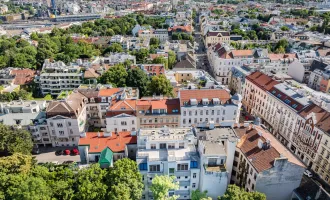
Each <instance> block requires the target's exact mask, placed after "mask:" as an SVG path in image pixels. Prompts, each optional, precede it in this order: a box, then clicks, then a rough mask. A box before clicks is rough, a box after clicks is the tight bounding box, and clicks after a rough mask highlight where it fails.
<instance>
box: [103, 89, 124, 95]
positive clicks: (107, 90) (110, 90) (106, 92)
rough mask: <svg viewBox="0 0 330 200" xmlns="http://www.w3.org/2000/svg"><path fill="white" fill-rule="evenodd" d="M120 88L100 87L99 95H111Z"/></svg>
mask: <svg viewBox="0 0 330 200" xmlns="http://www.w3.org/2000/svg"><path fill="white" fill-rule="evenodd" d="M121 90H122V89H121V88H110V89H101V90H100V91H99V97H111V96H112V95H114V94H116V93H118V92H119V91H121Z"/></svg>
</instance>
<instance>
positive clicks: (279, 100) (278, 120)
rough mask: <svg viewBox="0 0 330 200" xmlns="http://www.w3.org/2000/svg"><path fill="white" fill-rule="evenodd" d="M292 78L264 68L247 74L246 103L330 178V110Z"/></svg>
mask: <svg viewBox="0 0 330 200" xmlns="http://www.w3.org/2000/svg"><path fill="white" fill-rule="evenodd" d="M296 84H297V83H295V82H292V81H284V82H281V81H276V80H274V79H272V77H270V76H267V75H265V74H263V73H261V72H254V73H252V74H250V75H249V76H247V77H246V80H245V87H244V94H243V100H242V103H243V106H244V108H245V109H246V111H247V112H248V113H251V114H252V115H255V116H257V117H259V118H260V119H261V121H262V123H263V124H264V125H265V126H266V127H267V129H268V130H269V131H270V132H271V133H272V134H273V135H274V136H275V137H276V138H277V139H278V140H279V141H280V142H281V143H282V144H284V145H285V146H286V147H287V148H288V149H289V150H290V151H291V152H292V153H293V154H295V155H296V156H297V157H299V158H300V160H301V161H303V162H304V163H305V164H306V166H308V167H309V168H311V169H312V170H313V171H315V172H316V173H317V174H318V175H319V176H320V177H321V178H322V179H324V180H325V181H326V182H328V183H329V182H330V179H329V176H330V174H329V169H330V165H329V162H328V161H329V156H330V145H329V140H330V135H329V134H330V127H329V126H330V112H329V109H328V104H326V102H323V101H321V102H320V104H318V102H317V101H315V99H314V98H315V97H314V96H313V95H311V96H310V94H311V93H304V91H303V87H300V86H298V87H297V86H296Z"/></svg>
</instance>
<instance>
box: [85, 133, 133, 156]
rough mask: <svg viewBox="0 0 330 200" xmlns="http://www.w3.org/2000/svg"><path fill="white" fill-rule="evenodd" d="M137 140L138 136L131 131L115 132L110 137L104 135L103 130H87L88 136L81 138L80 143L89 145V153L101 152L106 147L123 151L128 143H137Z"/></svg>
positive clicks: (115, 150) (114, 150)
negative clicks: (99, 131)
mask: <svg viewBox="0 0 330 200" xmlns="http://www.w3.org/2000/svg"><path fill="white" fill-rule="evenodd" d="M98 134H99V135H100V137H98ZM136 141H137V138H136V136H132V135H131V133H130V132H119V133H118V135H117V134H116V133H114V132H113V133H112V134H111V136H110V137H104V133H103V132H101V133H97V132H87V133H86V137H81V138H80V140H79V145H80V146H89V149H88V152H89V153H99V152H101V151H102V150H104V149H105V148H106V147H109V148H110V149H111V151H113V152H123V151H125V148H126V145H127V144H136Z"/></svg>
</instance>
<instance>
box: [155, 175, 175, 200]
mask: <svg viewBox="0 0 330 200" xmlns="http://www.w3.org/2000/svg"><path fill="white" fill-rule="evenodd" d="M175 178H176V177H175V176H157V175H156V176H155V177H154V178H153V179H152V184H151V186H150V191H151V192H152V194H153V197H154V199H155V200H170V199H171V200H175V199H177V198H178V196H175V195H174V196H172V197H169V196H168V192H169V190H178V189H179V183H178V182H176V181H175Z"/></svg>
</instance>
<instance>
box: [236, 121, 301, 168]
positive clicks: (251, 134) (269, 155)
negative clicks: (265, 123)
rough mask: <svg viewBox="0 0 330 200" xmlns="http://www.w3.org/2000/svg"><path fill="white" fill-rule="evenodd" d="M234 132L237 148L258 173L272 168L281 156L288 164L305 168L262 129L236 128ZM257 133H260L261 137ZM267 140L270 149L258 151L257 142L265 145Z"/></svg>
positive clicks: (257, 127)
mask: <svg viewBox="0 0 330 200" xmlns="http://www.w3.org/2000/svg"><path fill="white" fill-rule="evenodd" d="M250 128H251V129H250ZM234 130H235V131H236V133H237V134H238V136H239V137H240V142H239V143H238V144H237V148H239V149H240V150H241V151H242V153H243V154H244V155H245V157H246V158H247V159H249V162H250V163H251V164H252V165H253V167H254V168H255V169H256V170H257V171H258V172H262V171H264V170H268V169H270V168H272V167H274V162H275V160H276V159H278V158H281V155H282V156H283V157H285V158H287V159H288V161H289V162H291V163H294V164H296V165H300V166H301V167H305V165H304V164H303V163H302V162H300V161H299V160H298V159H297V158H296V157H295V156H294V155H293V154H292V153H291V152H290V151H289V150H287V149H286V147H285V146H283V145H282V144H281V143H280V142H279V141H278V140H277V139H276V138H275V137H274V136H273V135H272V134H270V133H269V132H267V131H265V130H264V129H263V128H262V127H259V126H255V128H252V127H251V125H250V126H249V127H244V128H238V127H236V128H234ZM258 132H260V133H261V136H260V135H259V134H258ZM267 139H268V140H269V141H270V147H269V148H265V149H260V148H259V147H258V141H259V140H261V141H262V142H263V143H266V141H267Z"/></svg>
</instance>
